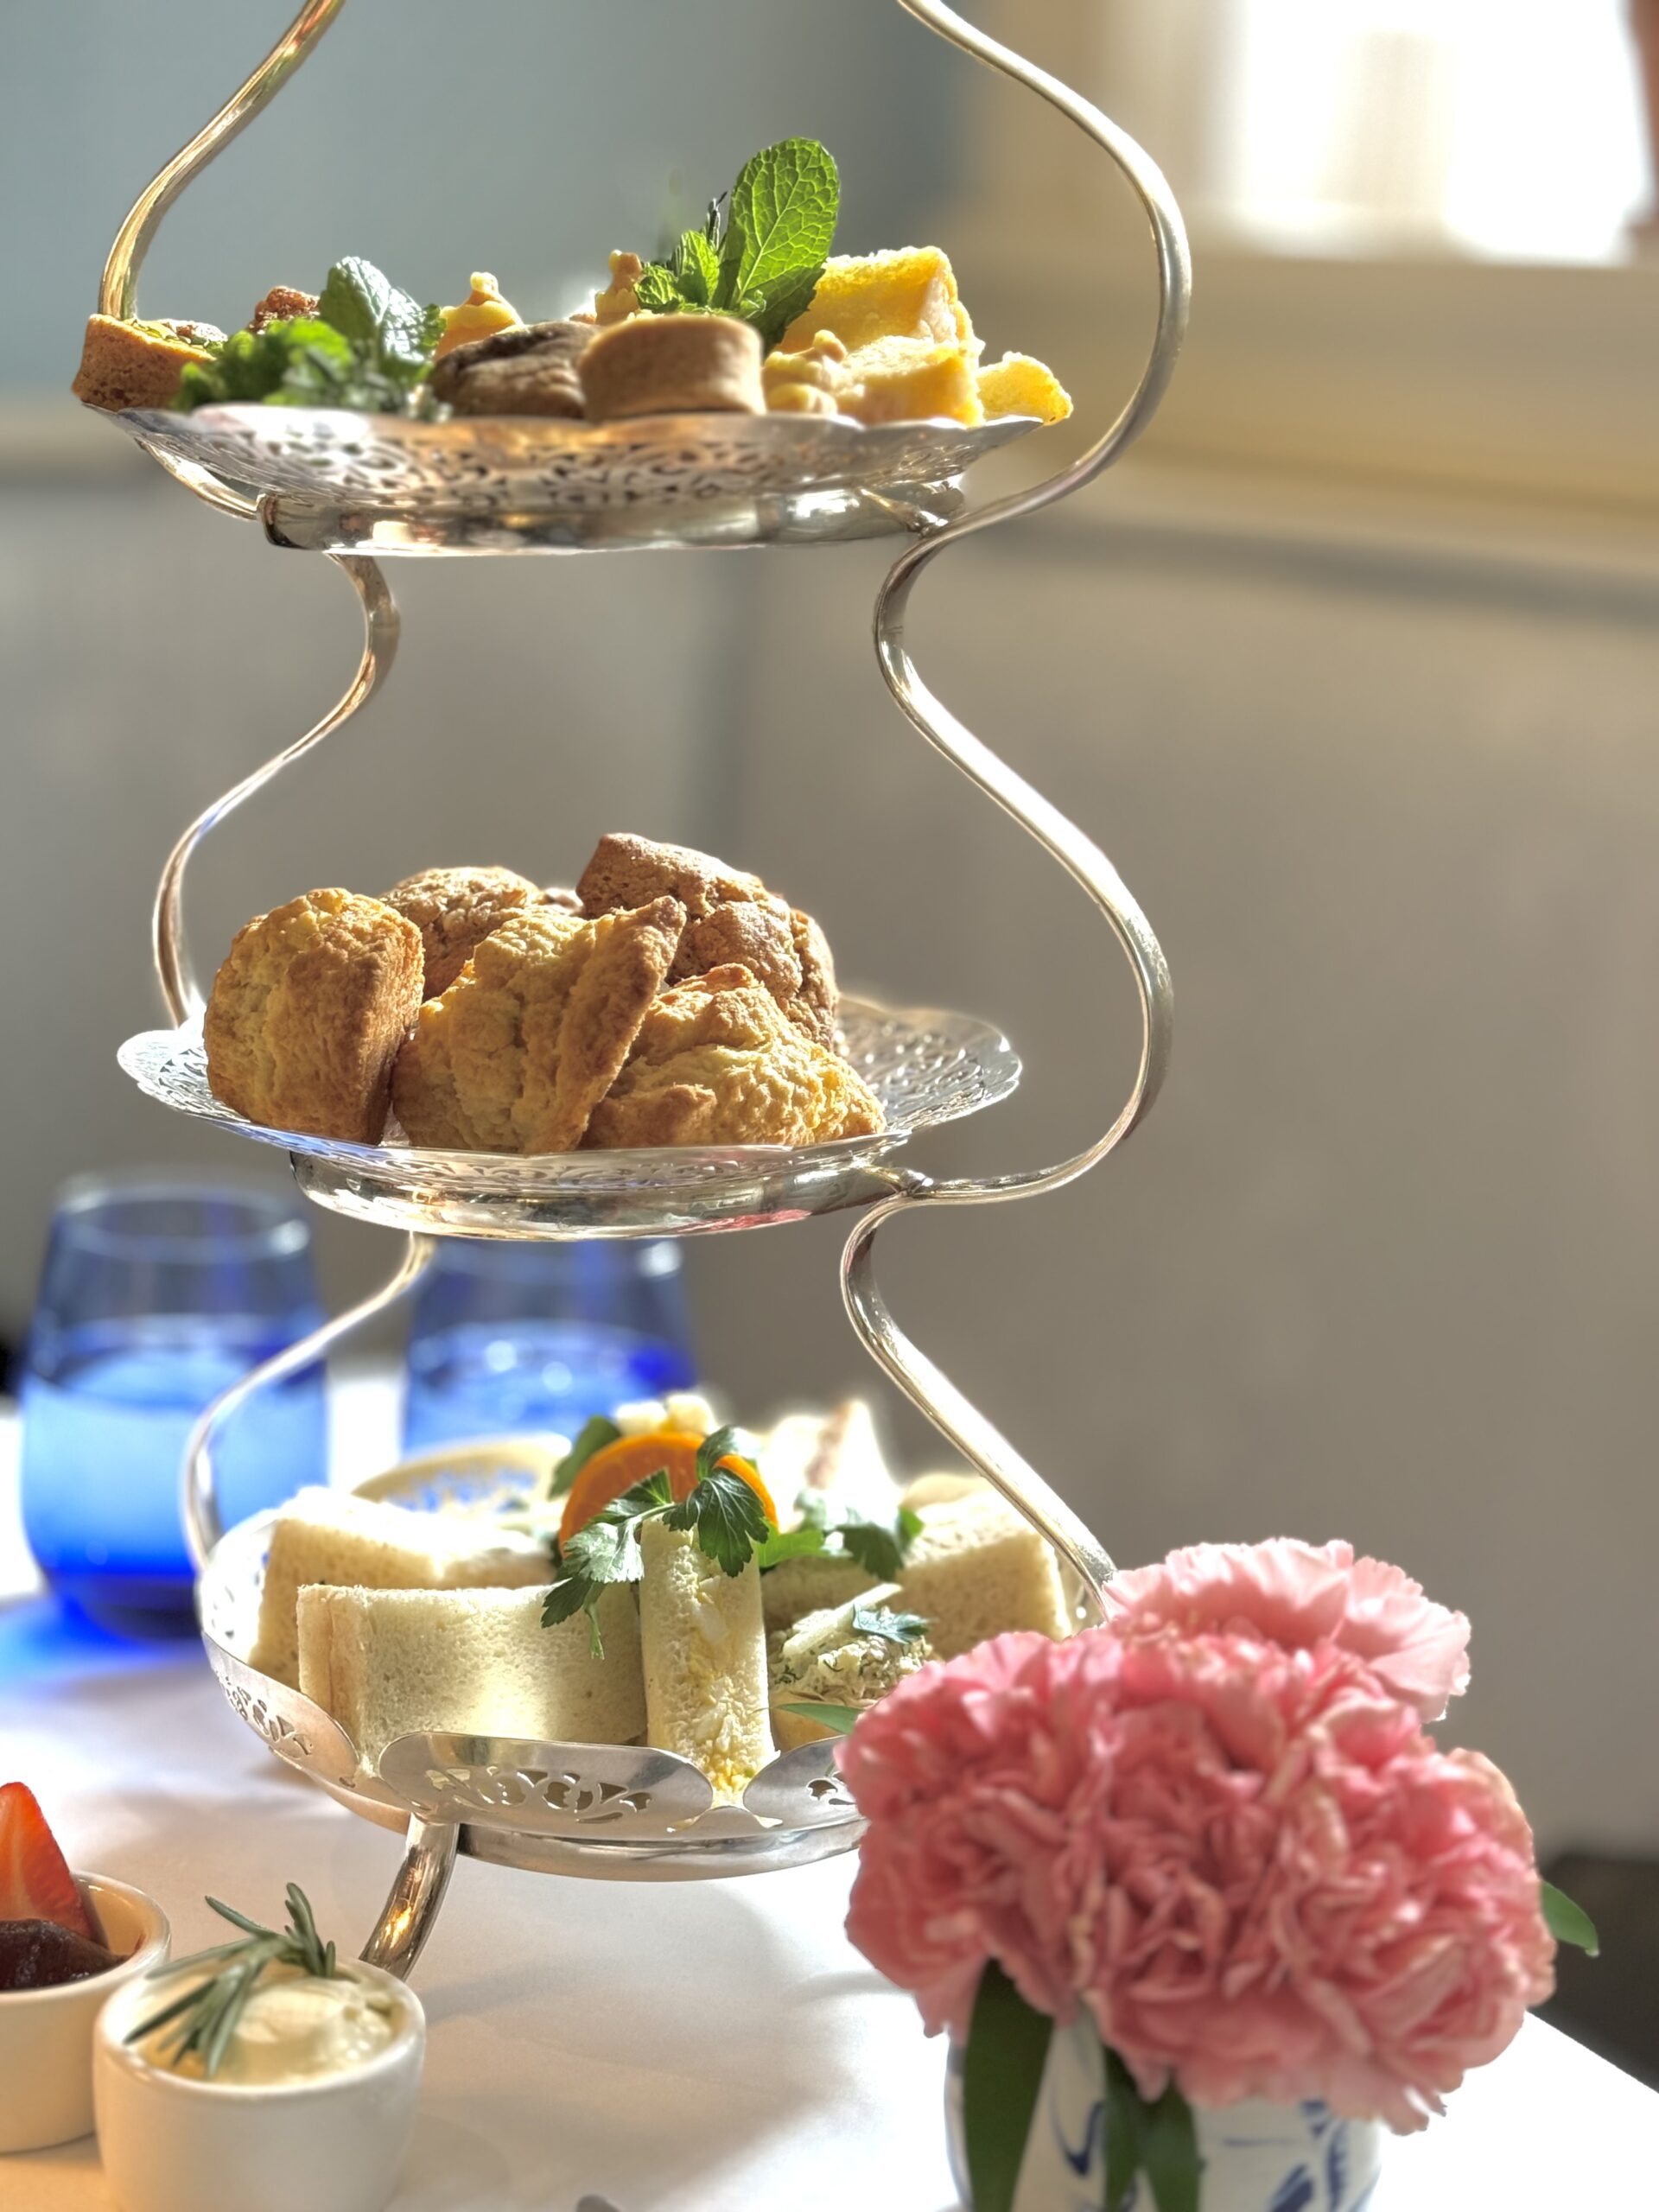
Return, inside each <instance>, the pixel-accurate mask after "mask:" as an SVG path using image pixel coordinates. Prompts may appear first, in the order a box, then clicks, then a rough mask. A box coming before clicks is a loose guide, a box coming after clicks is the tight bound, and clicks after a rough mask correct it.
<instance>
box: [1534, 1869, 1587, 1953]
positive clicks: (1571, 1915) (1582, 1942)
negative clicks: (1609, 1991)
mask: <svg viewBox="0 0 1659 2212" xmlns="http://www.w3.org/2000/svg"><path fill="white" fill-rule="evenodd" d="M1538 1904H1539V1909H1540V1910H1541V1912H1542V1914H1543V1916H1544V1925H1545V1927H1546V1928H1548V1930H1549V1932H1550V1934H1551V1935H1552V1936H1554V1938H1555V1941H1556V1942H1558V1943H1572V1944H1573V1945H1574V1946H1576V1948H1578V1949H1579V1950H1580V1951H1585V1952H1587V1953H1588V1954H1589V1955H1590V1957H1592V1959H1597V1958H1599V1957H1600V1956H1601V1938H1600V1936H1598V1935H1597V1933H1596V1923H1595V1922H1594V1921H1593V1920H1592V1919H1591V1917H1590V1916H1589V1914H1588V1913H1587V1912H1586V1910H1585V1909H1584V1907H1583V1906H1582V1905H1581V1904H1573V1900H1572V1898H1571V1897H1568V1896H1567V1892H1566V1891H1565V1890H1558V1889H1557V1888H1556V1886H1555V1885H1554V1882H1540V1883H1539V1885H1538Z"/></svg>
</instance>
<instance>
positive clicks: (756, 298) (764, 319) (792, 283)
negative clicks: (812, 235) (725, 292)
mask: <svg viewBox="0 0 1659 2212" xmlns="http://www.w3.org/2000/svg"><path fill="white" fill-rule="evenodd" d="M823 270H824V264H823V262H822V261H815V262H813V263H811V264H810V265H809V266H808V267H806V268H804V269H795V270H791V271H790V273H789V274H788V275H787V276H786V277H779V279H778V280H777V282H776V283H774V284H772V285H771V286H770V287H768V288H767V289H766V290H764V291H760V292H756V293H753V294H752V295H751V296H749V297H748V298H747V299H746V300H745V302H744V303H743V305H742V306H741V308H739V310H738V312H739V314H740V315H741V316H742V317H743V320H744V321H745V322H752V323H753V325H754V327H755V328H756V330H757V331H758V332H759V333H760V343H761V344H762V345H763V346H765V347H766V351H767V353H771V351H772V347H773V346H776V345H777V344H778V343H779V340H780V339H781V338H782V337H783V334H784V333H785V331H786V330H787V329H788V328H789V326H790V324H791V322H793V321H794V320H795V318H796V317H797V316H798V315H804V314H805V313H806V311H807V309H808V308H810V306H811V304H812V296H813V294H814V293H815V292H816V291H817V289H818V284H819V283H820V281H821V279H822V277H823Z"/></svg>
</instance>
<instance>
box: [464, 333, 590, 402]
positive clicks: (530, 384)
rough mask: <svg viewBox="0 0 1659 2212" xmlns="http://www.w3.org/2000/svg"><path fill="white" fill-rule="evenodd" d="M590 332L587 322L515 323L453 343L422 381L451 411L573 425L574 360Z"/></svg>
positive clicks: (578, 397)
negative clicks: (556, 419)
mask: <svg viewBox="0 0 1659 2212" xmlns="http://www.w3.org/2000/svg"><path fill="white" fill-rule="evenodd" d="M593 335H594V333H593V328H592V327H591V325H589V324H587V323H578V322H521V323H518V324H517V325H516V326H515V327H513V328H512V329H511V330H499V331H497V332H496V333H495V334H494V336H493V337H490V338H477V339H474V340H473V341H472V342H471V343H470V344H469V345H466V346H456V347H455V348H454V351H453V352H452V353H448V354H446V355H445V356H444V358H443V359H442V360H441V361H439V362H438V364H437V365H436V366H435V368H434V369H433V371H432V374H431V376H430V377H429V379H428V382H429V384H430V385H431V388H432V391H433V394H434V396H435V397H437V398H439V399H442V400H446V401H448V404H449V405H450V406H451V407H453V408H454V411H455V413H456V414H457V415H556V416H564V417H565V418H566V419H567V420H569V421H571V422H577V423H579V422H580V421H581V420H582V385H581V384H580V383H579V382H578V381H577V378H576V360H577V357H578V356H579V355H580V354H581V353H582V349H583V347H584V346H587V345H588V344H589V343H590V342H591V340H592V339H593Z"/></svg>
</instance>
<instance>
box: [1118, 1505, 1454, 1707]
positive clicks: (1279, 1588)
mask: <svg viewBox="0 0 1659 2212" xmlns="http://www.w3.org/2000/svg"><path fill="white" fill-rule="evenodd" d="M1107 1595H1108V1601H1109V1606H1110V1611H1111V1624H1112V1625H1113V1626H1114V1627H1116V1629H1117V1630H1119V1632H1120V1634H1124V1633H1140V1632H1142V1631H1148V1630H1154V1629H1160V1628H1178V1629H1185V1630H1192V1629H1205V1628H1220V1629H1227V1628H1231V1629H1237V1630H1241V1631H1243V1632H1244V1633H1245V1634H1254V1635H1257V1636H1265V1637H1270V1638H1271V1639H1272V1640H1273V1642H1274V1643H1282V1644H1287V1645H1289V1646H1291V1647H1293V1648H1295V1647H1304V1646H1309V1645H1313V1644H1315V1643H1322V1642H1327V1641H1328V1642H1331V1643H1336V1644H1338V1645H1339V1646H1340V1647H1341V1649H1343V1650H1344V1651H1351V1652H1354V1653H1356V1654H1357V1656H1359V1657H1360V1658H1362V1659H1363V1660H1364V1661H1365V1662H1366V1664H1367V1665H1368V1666H1369V1667H1370V1670H1371V1672H1372V1673H1373V1674H1374V1675H1376V1677H1377V1679H1378V1680H1379V1681H1381V1682H1383V1684H1384V1685H1385V1686H1386V1687H1387V1688H1389V1690H1390V1691H1392V1692H1393V1694H1394V1695H1395V1696H1396V1697H1398V1698H1402V1699H1404V1700H1405V1701H1406V1703H1407V1704H1408V1705H1410V1706H1412V1707H1414V1708H1415V1709H1416V1711H1417V1712H1418V1713H1421V1716H1422V1718H1423V1719H1425V1720H1438V1719H1440V1715H1441V1714H1442V1713H1444V1712H1445V1711H1446V1705H1447V1703H1448V1702H1449V1700H1451V1699H1452V1698H1454V1697H1457V1696H1459V1695H1461V1694H1462V1693H1463V1692H1464V1691H1465V1690H1466V1689H1467V1688H1468V1687H1469V1623H1468V1621H1467V1620H1466V1619H1465V1617H1464V1616H1463V1614H1461V1613H1453V1612H1448V1611H1447V1610H1446V1607H1445V1606H1444V1605H1436V1604H1435V1603H1434V1602H1433V1599H1430V1598H1426V1597H1425V1596H1424V1595H1423V1589H1422V1585H1421V1583H1418V1582H1414V1581H1413V1580H1412V1579H1411V1577H1410V1576H1409V1575H1408V1574H1405V1573H1402V1572H1401V1570H1400V1569H1399V1568H1398V1567H1388V1566H1385V1565H1384V1563H1383V1561H1382V1560H1377V1559H1362V1560H1356V1559H1355V1557H1354V1548H1353V1546H1352V1545H1351V1544H1343V1543H1333V1544H1321V1545H1313V1544H1303V1543H1298V1542H1297V1541H1294V1538H1291V1537H1288V1536H1281V1537H1277V1538H1275V1539H1274V1541H1271V1542H1269V1543H1265V1544H1191V1545H1188V1546H1187V1548H1185V1550H1183V1551H1175V1552H1171V1554H1169V1557H1168V1558H1167V1559H1166V1560H1164V1562H1163V1564H1162V1565H1161V1566H1160V1567H1135V1568H1134V1569H1132V1570H1131V1571H1130V1572H1129V1573H1127V1574H1120V1575H1119V1576H1118V1577H1117V1579H1116V1581H1115V1582H1114V1583H1113V1584H1112V1586H1111V1587H1110V1590H1109V1592H1108V1593H1107Z"/></svg>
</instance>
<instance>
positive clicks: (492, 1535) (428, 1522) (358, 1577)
mask: <svg viewBox="0 0 1659 2212" xmlns="http://www.w3.org/2000/svg"><path fill="white" fill-rule="evenodd" d="M551 1572H552V1570H551V1567H550V1562H549V1559H548V1554H547V1551H546V1548H545V1547H544V1546H543V1545H542V1544H539V1543H537V1542H535V1541H532V1539H531V1538H530V1537H529V1536H525V1535H514V1534H512V1532H510V1531H509V1530H506V1529H494V1528H492V1526H491V1525H490V1523H489V1522H487V1521H485V1520H481V1519H480V1518H477V1517H475V1516H466V1515H462V1514H448V1513H418V1512H415V1511H412V1510H410V1508H409V1507H408V1506H406V1505H387V1504H384V1503H382V1502H381V1501H380V1500H379V1499H378V1498H372V1497H359V1496H358V1495H357V1494H356V1492H355V1491H340V1490H302V1491H300V1492H299V1493H298V1495H297V1496H296V1497H292V1498H290V1499H289V1502H288V1503H287V1504H286V1505H285V1506H284V1507H283V1510H282V1512H281V1514H280V1515H279V1516H277V1522H276V1525H275V1527H274V1528H273V1529H272V1530H271V1533H270V1557H269V1559H268V1560H267V1561H266V1564H265V1586H264V1594H263V1596H262V1597H261V1599H260V1603H259V1627H258V1632H257V1635H256V1636H255V1637H254V1643H253V1649H252V1650H251V1652H250V1653H249V1655H248V1662H249V1664H250V1665H251V1666H252V1667H255V1668H257V1669H258V1671H259V1672H260V1673H261V1674H262V1675H274V1676H275V1678H276V1679H277V1681H279V1682H286V1683H288V1684H289V1688H298V1687H299V1682H300V1669H299V1644H298V1638H297V1633H296V1608H297V1605H298V1601H299V1594H300V1591H301V1589H302V1587H303V1586H304V1585H305V1584H307V1583H324V1582H327V1583H340V1584H343V1585H346V1586H351V1587H353V1588H359V1589H367V1590H461V1589H510V1588H511V1589H522V1588H525V1587H528V1586H531V1585H540V1586H542V1587H543V1588H545V1586H546V1585H547V1583H548V1582H549V1580H550V1578H551Z"/></svg>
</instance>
